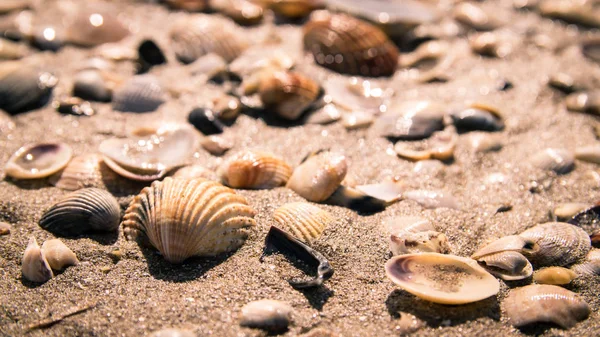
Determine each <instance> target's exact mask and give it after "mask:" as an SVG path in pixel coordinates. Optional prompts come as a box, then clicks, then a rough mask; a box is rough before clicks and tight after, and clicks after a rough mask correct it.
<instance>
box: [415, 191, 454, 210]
mask: <svg viewBox="0 0 600 337" xmlns="http://www.w3.org/2000/svg"><path fill="white" fill-rule="evenodd" d="M404 198H405V199H409V200H413V201H416V202H417V203H418V204H420V205H421V206H423V207H425V208H440V207H445V208H452V209H459V208H460V205H459V204H458V201H457V200H456V199H455V198H454V197H453V196H452V195H450V194H448V193H447V192H443V191H433V190H413V191H407V192H405V193H404Z"/></svg>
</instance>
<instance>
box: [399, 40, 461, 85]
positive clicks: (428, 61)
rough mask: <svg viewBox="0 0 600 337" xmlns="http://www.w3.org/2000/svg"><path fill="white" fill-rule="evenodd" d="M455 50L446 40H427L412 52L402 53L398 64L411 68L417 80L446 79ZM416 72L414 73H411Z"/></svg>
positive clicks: (432, 80) (425, 81)
mask: <svg viewBox="0 0 600 337" xmlns="http://www.w3.org/2000/svg"><path fill="white" fill-rule="evenodd" d="M454 59H455V52H454V50H453V49H451V48H450V44H449V43H448V42H446V41H437V40H432V41H427V42H424V43H422V44H421V45H420V46H419V47H417V49H415V50H414V51H413V52H410V53H407V54H404V55H403V57H402V58H401V59H400V64H401V65H402V67H405V68H408V67H410V68H414V69H411V74H409V75H410V76H411V77H412V78H414V79H415V80H416V81H417V82H421V83H429V82H434V81H447V76H446V73H447V70H448V69H449V68H450V66H452V64H453V62H454ZM415 70H416V71H417V72H416V75H412V73H414V72H415Z"/></svg>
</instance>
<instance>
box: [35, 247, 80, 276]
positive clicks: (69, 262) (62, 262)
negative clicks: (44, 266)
mask: <svg viewBox="0 0 600 337" xmlns="http://www.w3.org/2000/svg"><path fill="white" fill-rule="evenodd" d="M42 253H43V254H44V257H45V258H46V260H47V261H48V264H49V265H50V267H51V268H52V269H54V270H63V269H64V268H66V267H68V266H75V265H77V264H78V263H79V260H78V259H77V256H76V255H75V253H73V251H72V250H71V249H69V247H67V246H66V245H65V244H64V243H63V242H62V241H60V240H59V239H52V240H48V241H46V242H44V244H43V245H42Z"/></svg>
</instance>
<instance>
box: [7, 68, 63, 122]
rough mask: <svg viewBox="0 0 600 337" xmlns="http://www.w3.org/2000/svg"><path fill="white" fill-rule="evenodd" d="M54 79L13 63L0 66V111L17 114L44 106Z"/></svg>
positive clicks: (44, 73) (54, 83) (50, 92)
mask: <svg viewBox="0 0 600 337" xmlns="http://www.w3.org/2000/svg"><path fill="white" fill-rule="evenodd" d="M56 83H57V79H56V77H54V76H52V75H51V74H49V73H46V72H40V71H37V70H36V69H34V68H31V67H29V66H27V65H24V64H21V63H20V62H18V61H15V62H3V63H1V64H0V109H2V110H4V111H6V112H8V113H10V114H17V113H19V112H24V111H28V110H33V109H37V108H39V107H41V106H43V105H45V104H46V103H47V102H48V100H49V98H50V95H51V94H52V89H53V88H54V86H55V85H56Z"/></svg>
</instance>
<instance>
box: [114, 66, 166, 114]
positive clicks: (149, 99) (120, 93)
mask: <svg viewBox="0 0 600 337" xmlns="http://www.w3.org/2000/svg"><path fill="white" fill-rule="evenodd" d="M164 102H165V93H164V91H163V89H162V87H161V85H160V82H159V81H158V79H157V78H156V77H155V76H154V75H137V76H133V77H132V78H131V79H129V80H128V81H127V82H125V83H123V84H122V85H121V86H120V87H119V88H117V89H116V90H115V92H114V94H113V98H112V107H113V109H114V110H117V111H125V112H149V111H154V110H156V109H157V108H158V107H159V106H160V105H161V104H163V103H164Z"/></svg>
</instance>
